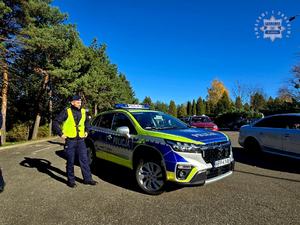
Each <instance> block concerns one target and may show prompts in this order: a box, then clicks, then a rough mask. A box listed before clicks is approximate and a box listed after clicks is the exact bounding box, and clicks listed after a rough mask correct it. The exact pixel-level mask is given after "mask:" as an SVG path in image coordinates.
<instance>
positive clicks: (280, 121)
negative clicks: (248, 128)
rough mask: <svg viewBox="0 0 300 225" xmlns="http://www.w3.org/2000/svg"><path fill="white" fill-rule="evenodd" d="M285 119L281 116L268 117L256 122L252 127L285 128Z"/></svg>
mask: <svg viewBox="0 0 300 225" xmlns="http://www.w3.org/2000/svg"><path fill="white" fill-rule="evenodd" d="M285 119H286V118H284V117H283V116H273V117H268V118H265V119H262V120H261V121H259V122H258V123H256V124H255V125H254V127H270V128H286V127H287V126H286V123H285Z"/></svg>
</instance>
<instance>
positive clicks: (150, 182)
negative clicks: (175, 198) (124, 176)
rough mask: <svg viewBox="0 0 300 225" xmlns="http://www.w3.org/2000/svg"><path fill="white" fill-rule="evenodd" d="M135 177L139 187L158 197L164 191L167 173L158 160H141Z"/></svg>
mask: <svg viewBox="0 0 300 225" xmlns="http://www.w3.org/2000/svg"><path fill="white" fill-rule="evenodd" d="M135 177H136V181H137V183H138V185H139V187H140V188H141V189H142V190H143V191H144V192H146V193H148V194H151V195H158V194H161V193H162V192H163V191H164V186H165V183H166V179H165V171H164V167H163V166H162V165H161V163H160V162H159V161H158V160H144V159H141V160H140V161H139V163H138V164H137V166H136V170H135Z"/></svg>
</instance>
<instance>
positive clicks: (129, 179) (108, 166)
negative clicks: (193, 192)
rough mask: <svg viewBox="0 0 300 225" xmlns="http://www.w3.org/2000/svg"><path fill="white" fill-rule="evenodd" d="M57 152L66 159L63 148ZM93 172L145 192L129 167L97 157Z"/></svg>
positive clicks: (169, 188)
mask: <svg viewBox="0 0 300 225" xmlns="http://www.w3.org/2000/svg"><path fill="white" fill-rule="evenodd" d="M55 153H56V155H57V156H59V157H61V158H64V159H66V157H65V154H64V151H63V150H59V151H56V152H55ZM75 165H77V166H79V163H78V160H75ZM91 172H92V174H93V175H95V176H97V177H98V178H99V179H101V180H103V181H105V182H108V183H110V184H113V185H116V186H118V187H121V188H125V189H128V190H131V191H135V192H139V193H142V194H144V192H142V191H141V190H140V188H139V187H138V185H137V184H136V180H135V176H134V173H133V172H132V170H130V169H129V168H126V167H124V166H119V165H117V164H114V163H111V162H109V161H105V160H101V159H97V160H96V163H95V165H93V166H92V167H91ZM180 188H182V187H180V186H177V185H175V184H172V183H168V185H166V187H165V191H166V192H171V191H176V190H178V189H180Z"/></svg>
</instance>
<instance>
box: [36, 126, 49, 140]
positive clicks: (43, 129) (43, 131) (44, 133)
mask: <svg viewBox="0 0 300 225" xmlns="http://www.w3.org/2000/svg"><path fill="white" fill-rule="evenodd" d="M49 129H50V128H49V124H45V125H43V126H40V127H39V133H38V138H45V137H49Z"/></svg>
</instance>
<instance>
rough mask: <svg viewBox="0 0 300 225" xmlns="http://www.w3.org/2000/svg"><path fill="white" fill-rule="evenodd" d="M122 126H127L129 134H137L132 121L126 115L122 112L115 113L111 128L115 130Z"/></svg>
mask: <svg viewBox="0 0 300 225" xmlns="http://www.w3.org/2000/svg"><path fill="white" fill-rule="evenodd" d="M124 126H125V127H128V128H129V131H130V134H137V132H136V130H135V128H134V126H133V124H132V122H131V121H130V119H129V118H128V117H127V116H126V115H124V114H123V113H117V114H115V117H114V122H113V126H112V129H113V130H117V128H118V127H124Z"/></svg>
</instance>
